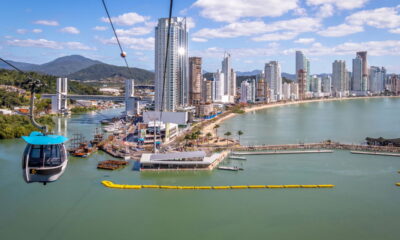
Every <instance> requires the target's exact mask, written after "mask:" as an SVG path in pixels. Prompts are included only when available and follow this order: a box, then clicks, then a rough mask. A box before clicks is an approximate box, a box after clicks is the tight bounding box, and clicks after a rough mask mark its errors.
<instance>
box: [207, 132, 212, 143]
mask: <svg viewBox="0 0 400 240" xmlns="http://www.w3.org/2000/svg"><path fill="white" fill-rule="evenodd" d="M206 137H207V141H210V138H211V137H212V134H211V133H210V132H208V133H207V134H206Z"/></svg>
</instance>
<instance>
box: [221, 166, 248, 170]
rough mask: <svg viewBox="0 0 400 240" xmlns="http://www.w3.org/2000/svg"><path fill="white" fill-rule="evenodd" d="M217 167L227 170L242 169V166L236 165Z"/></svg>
mask: <svg viewBox="0 0 400 240" xmlns="http://www.w3.org/2000/svg"><path fill="white" fill-rule="evenodd" d="M218 169H219V170H228V171H239V170H243V168H240V167H236V166H233V167H229V166H220V167H218Z"/></svg>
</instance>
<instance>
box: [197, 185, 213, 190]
mask: <svg viewBox="0 0 400 240" xmlns="http://www.w3.org/2000/svg"><path fill="white" fill-rule="evenodd" d="M194 189H199V190H208V189H212V187H210V186H198V187H194Z"/></svg>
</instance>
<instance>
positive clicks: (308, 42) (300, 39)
mask: <svg viewBox="0 0 400 240" xmlns="http://www.w3.org/2000/svg"><path fill="white" fill-rule="evenodd" d="M294 42H295V43H301V44H310V43H313V42H315V39H314V38H299V39H297V40H296V41H294Z"/></svg>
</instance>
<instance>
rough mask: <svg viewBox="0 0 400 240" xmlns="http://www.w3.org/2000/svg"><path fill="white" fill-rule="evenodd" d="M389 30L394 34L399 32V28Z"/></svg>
mask: <svg viewBox="0 0 400 240" xmlns="http://www.w3.org/2000/svg"><path fill="white" fill-rule="evenodd" d="M389 32H391V33H395V34H400V28H396V29H391V30H389Z"/></svg>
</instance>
